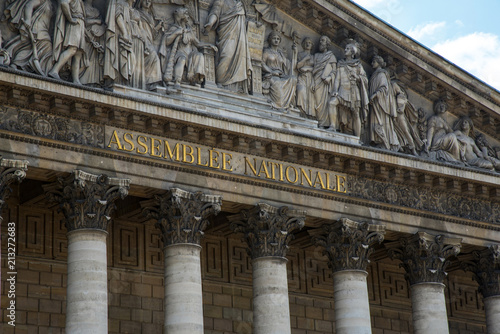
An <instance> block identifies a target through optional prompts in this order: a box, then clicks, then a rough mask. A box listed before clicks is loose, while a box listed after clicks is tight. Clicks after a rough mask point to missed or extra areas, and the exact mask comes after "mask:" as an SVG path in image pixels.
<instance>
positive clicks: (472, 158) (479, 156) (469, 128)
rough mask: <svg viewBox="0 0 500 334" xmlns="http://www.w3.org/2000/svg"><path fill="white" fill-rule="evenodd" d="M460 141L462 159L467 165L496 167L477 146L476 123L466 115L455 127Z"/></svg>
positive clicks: (486, 167) (487, 167)
mask: <svg viewBox="0 0 500 334" xmlns="http://www.w3.org/2000/svg"><path fill="white" fill-rule="evenodd" d="M453 128H454V129H455V132H454V133H455V135H456V136H457V139H458V141H459V142H460V143H461V145H462V159H463V161H464V163H465V164H466V165H469V166H475V167H479V168H485V169H494V166H493V163H492V162H491V161H489V160H487V157H485V156H483V153H482V152H481V150H480V149H479V147H477V145H476V143H475V141H474V139H473V138H472V137H471V136H474V124H473V123H472V120H471V119H470V118H469V117H467V116H464V117H462V118H460V119H459V120H458V121H457V122H456V123H455V125H454V127H453Z"/></svg>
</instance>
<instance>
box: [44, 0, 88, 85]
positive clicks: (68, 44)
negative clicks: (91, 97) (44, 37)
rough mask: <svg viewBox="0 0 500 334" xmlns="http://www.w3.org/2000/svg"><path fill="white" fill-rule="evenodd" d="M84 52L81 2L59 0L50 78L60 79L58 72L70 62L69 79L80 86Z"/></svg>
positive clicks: (83, 12) (83, 11)
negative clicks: (81, 63)
mask: <svg viewBox="0 0 500 334" xmlns="http://www.w3.org/2000/svg"><path fill="white" fill-rule="evenodd" d="M84 52H85V10H84V8H83V2H82V1H81V0H59V8H58V10H57V16H56V24H55V26H54V60H55V61H56V63H55V64H54V67H52V69H51V70H50V72H49V73H48V75H49V76H50V77H53V78H56V79H60V78H59V71H60V70H61V68H62V67H63V66H64V65H65V64H66V63H68V62H70V61H71V77H72V78H73V82H74V83H76V84H80V62H81V60H82V56H83V55H84Z"/></svg>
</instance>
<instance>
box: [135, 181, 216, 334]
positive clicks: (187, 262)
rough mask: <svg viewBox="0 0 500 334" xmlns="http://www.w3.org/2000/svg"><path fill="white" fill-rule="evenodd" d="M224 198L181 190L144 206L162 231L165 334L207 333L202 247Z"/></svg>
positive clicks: (172, 190)
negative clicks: (205, 231)
mask: <svg viewBox="0 0 500 334" xmlns="http://www.w3.org/2000/svg"><path fill="white" fill-rule="evenodd" d="M221 203H222V197H221V196H213V195H204V194H202V193H201V192H196V193H191V192H188V191H184V190H181V189H178V188H172V189H170V190H169V191H168V192H167V193H166V194H165V195H163V196H155V199H154V200H151V201H147V202H143V203H141V205H142V206H143V207H144V213H145V214H146V215H147V216H148V217H149V218H153V219H155V220H156V221H157V222H156V227H157V228H159V229H160V231H161V232H162V234H161V238H162V241H163V246H164V249H163V254H164V255H165V272H164V274H165V275H164V287H165V300H164V314H165V322H164V332H165V333H169V334H203V294H202V281H201V259H200V255H201V246H200V240H201V238H202V236H203V233H204V232H203V231H204V230H205V228H206V227H207V225H208V220H207V218H208V216H210V215H212V214H214V215H216V214H218V213H219V212H220V208H221Z"/></svg>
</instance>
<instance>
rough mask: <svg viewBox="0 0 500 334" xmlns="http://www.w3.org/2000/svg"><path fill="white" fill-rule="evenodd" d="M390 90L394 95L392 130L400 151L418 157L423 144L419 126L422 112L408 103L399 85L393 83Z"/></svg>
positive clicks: (406, 96)
mask: <svg viewBox="0 0 500 334" xmlns="http://www.w3.org/2000/svg"><path fill="white" fill-rule="evenodd" d="M392 88H393V90H394V94H395V95H396V101H395V102H396V111H397V116H396V118H395V119H394V128H395V130H396V135H397V137H398V140H399V144H400V147H401V148H400V150H402V151H403V152H406V153H411V154H413V155H418V152H417V151H421V150H422V148H423V146H424V142H423V141H422V138H421V134H420V130H419V126H422V124H420V123H421V118H422V117H421V115H422V114H423V110H422V109H420V110H416V109H415V107H414V106H413V105H412V104H411V103H410V101H408V95H407V94H406V92H405V90H404V89H403V88H402V87H401V85H400V84H398V83H397V82H395V81H393V82H392Z"/></svg>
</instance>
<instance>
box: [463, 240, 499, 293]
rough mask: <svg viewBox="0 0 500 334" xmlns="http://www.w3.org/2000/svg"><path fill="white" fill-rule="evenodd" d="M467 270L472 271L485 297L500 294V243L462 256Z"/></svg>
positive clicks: (464, 267)
mask: <svg viewBox="0 0 500 334" xmlns="http://www.w3.org/2000/svg"><path fill="white" fill-rule="evenodd" d="M460 260H462V263H461V266H462V269H464V270H465V271H472V272H473V273H474V279H475V280H476V281H477V283H478V284H479V292H481V294H482V295H483V297H484V298H487V297H492V296H500V245H491V246H490V247H488V248H486V249H484V250H482V251H474V252H472V254H470V255H468V256H465V257H460Z"/></svg>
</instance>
